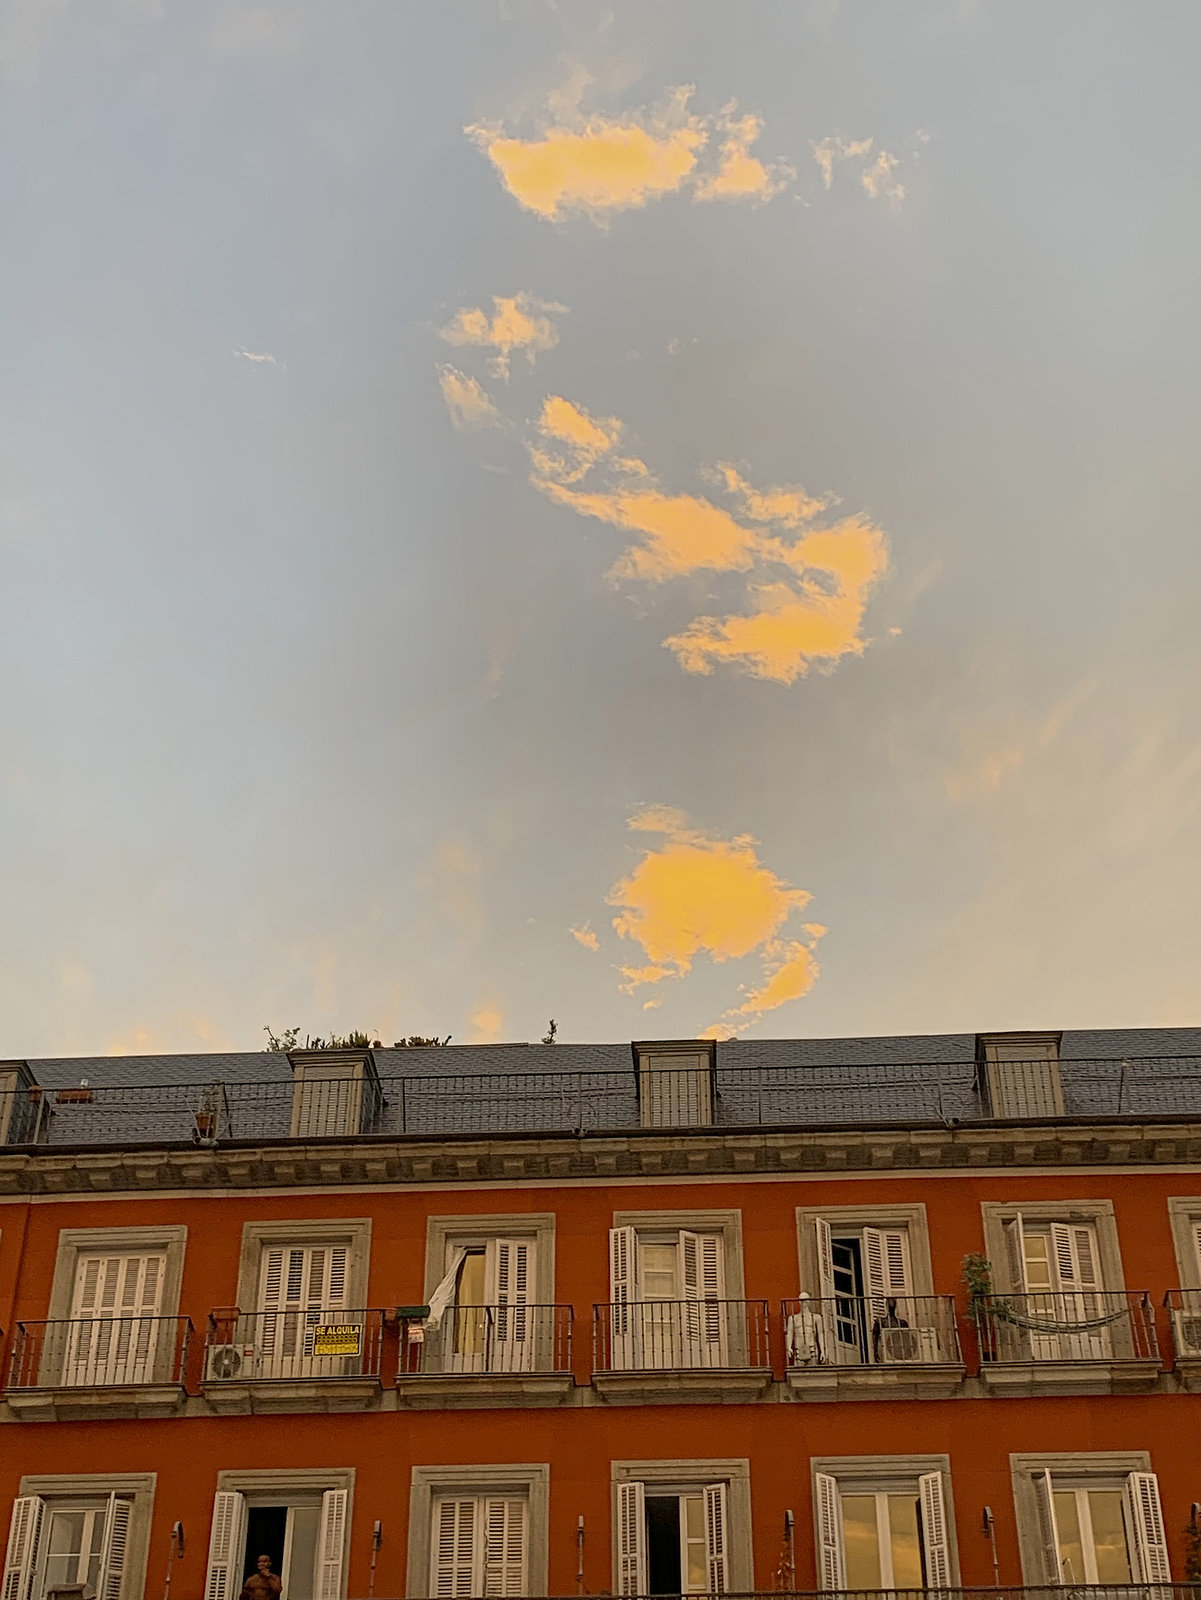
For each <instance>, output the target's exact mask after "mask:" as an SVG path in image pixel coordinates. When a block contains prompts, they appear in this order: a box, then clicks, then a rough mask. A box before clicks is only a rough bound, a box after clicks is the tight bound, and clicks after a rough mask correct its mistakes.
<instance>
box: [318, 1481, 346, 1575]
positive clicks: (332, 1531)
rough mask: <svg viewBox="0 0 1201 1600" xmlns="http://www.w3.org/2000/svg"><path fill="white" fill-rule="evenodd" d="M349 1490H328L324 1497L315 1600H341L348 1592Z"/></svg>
mask: <svg viewBox="0 0 1201 1600" xmlns="http://www.w3.org/2000/svg"><path fill="white" fill-rule="evenodd" d="M349 1499H350V1492H349V1490H347V1489H327V1490H326V1491H325V1493H324V1494H323V1495H322V1496H321V1531H320V1534H319V1536H318V1540H317V1582H316V1585H315V1588H314V1596H315V1600H342V1595H343V1593H344V1592H345V1585H344V1583H343V1572H344V1570H345V1567H346V1510H347V1504H348V1501H349Z"/></svg>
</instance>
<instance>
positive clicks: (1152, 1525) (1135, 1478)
mask: <svg viewBox="0 0 1201 1600" xmlns="http://www.w3.org/2000/svg"><path fill="white" fill-rule="evenodd" d="M1129 1459H1137V1460H1139V1461H1140V1462H1143V1463H1145V1459H1146V1458H1145V1456H1143V1455H1142V1453H1141V1452H1140V1453H1138V1455H1137V1456H1136V1457H1132V1458H1128V1459H1123V1458H1121V1457H1116V1456H1115V1457H1109V1458H1107V1457H1105V1456H1103V1455H1102V1456H1094V1457H1090V1456H1084V1455H1082V1456H1067V1455H1065V1456H1055V1457H1048V1458H1042V1459H1039V1458H1034V1457H1025V1456H1014V1457H1011V1461H1012V1462H1013V1463H1014V1490H1015V1499H1016V1501H1017V1509H1018V1529H1019V1535H1020V1537H1021V1540H1022V1551H1023V1566H1024V1567H1025V1569H1026V1575H1027V1581H1030V1582H1038V1583H1044V1582H1045V1583H1056V1584H1059V1583H1062V1584H1071V1585H1073V1586H1075V1585H1081V1584H1129V1583H1137V1584H1153V1583H1170V1582H1171V1572H1170V1568H1169V1565H1168V1553H1167V1544H1166V1541H1165V1537H1164V1526H1163V1512H1162V1510H1161V1508H1160V1503H1159V1483H1158V1480H1157V1479H1156V1476H1155V1474H1154V1473H1153V1472H1150V1471H1147V1470H1145V1465H1140V1466H1139V1467H1137V1468H1136V1469H1134V1470H1130V1471H1125V1470H1123V1468H1124V1467H1125V1466H1127V1465H1128V1464H1129ZM1035 1573H1037V1577H1035V1576H1033V1574H1035Z"/></svg>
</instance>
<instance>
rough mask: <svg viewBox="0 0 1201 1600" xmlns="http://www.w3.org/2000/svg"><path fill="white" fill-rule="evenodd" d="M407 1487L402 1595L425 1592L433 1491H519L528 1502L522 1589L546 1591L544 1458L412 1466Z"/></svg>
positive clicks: (416, 1597)
mask: <svg viewBox="0 0 1201 1600" xmlns="http://www.w3.org/2000/svg"><path fill="white" fill-rule="evenodd" d="M412 1472H413V1476H412V1486H411V1488H410V1490H409V1553H408V1564H407V1573H406V1579H405V1593H406V1594H407V1595H408V1596H409V1597H410V1600H421V1597H423V1596H426V1595H428V1594H429V1592H430V1549H431V1546H432V1543H433V1516H434V1496H435V1495H439V1494H489V1493H495V1494H505V1493H512V1492H513V1491H517V1492H518V1493H524V1494H525V1495H526V1497H527V1500H528V1503H529V1520H528V1523H527V1528H528V1538H529V1548H528V1549H527V1551H526V1574H527V1579H528V1581H527V1584H526V1593H527V1594H529V1595H544V1594H546V1593H547V1585H548V1564H549V1554H550V1540H549V1531H548V1526H547V1524H548V1521H549V1511H550V1466H549V1464H548V1463H547V1462H544V1461H543V1462H515V1463H513V1462H492V1463H489V1464H487V1465H483V1464H476V1465H470V1466H456V1465H453V1464H452V1465H447V1466H436V1467H414V1468H413V1469H412Z"/></svg>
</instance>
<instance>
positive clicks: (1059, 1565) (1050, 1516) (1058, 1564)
mask: <svg viewBox="0 0 1201 1600" xmlns="http://www.w3.org/2000/svg"><path fill="white" fill-rule="evenodd" d="M1034 1494H1035V1499H1036V1501H1037V1504H1038V1532H1039V1538H1040V1541H1041V1543H1042V1547H1043V1570H1044V1572H1045V1574H1046V1581H1047V1582H1048V1583H1062V1582H1063V1562H1062V1560H1061V1559H1060V1555H1059V1524H1058V1522H1057V1521H1056V1519H1055V1490H1054V1486H1053V1485H1052V1482H1051V1474H1050V1472H1036V1473H1035V1474H1034Z"/></svg>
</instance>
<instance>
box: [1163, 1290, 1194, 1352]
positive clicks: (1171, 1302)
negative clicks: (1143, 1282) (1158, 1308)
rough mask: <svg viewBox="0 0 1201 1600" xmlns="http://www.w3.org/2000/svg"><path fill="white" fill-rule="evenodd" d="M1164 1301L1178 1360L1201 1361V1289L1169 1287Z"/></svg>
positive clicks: (1173, 1346)
mask: <svg viewBox="0 0 1201 1600" xmlns="http://www.w3.org/2000/svg"><path fill="white" fill-rule="evenodd" d="M1163 1303H1164V1305H1165V1306H1166V1307H1167V1310H1168V1320H1169V1322H1170V1323H1171V1325H1172V1348H1173V1350H1174V1351H1175V1354H1176V1358H1177V1360H1180V1359H1183V1360H1185V1361H1201V1289H1169V1290H1168V1292H1167V1294H1166V1295H1165V1296H1164V1302H1163Z"/></svg>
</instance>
